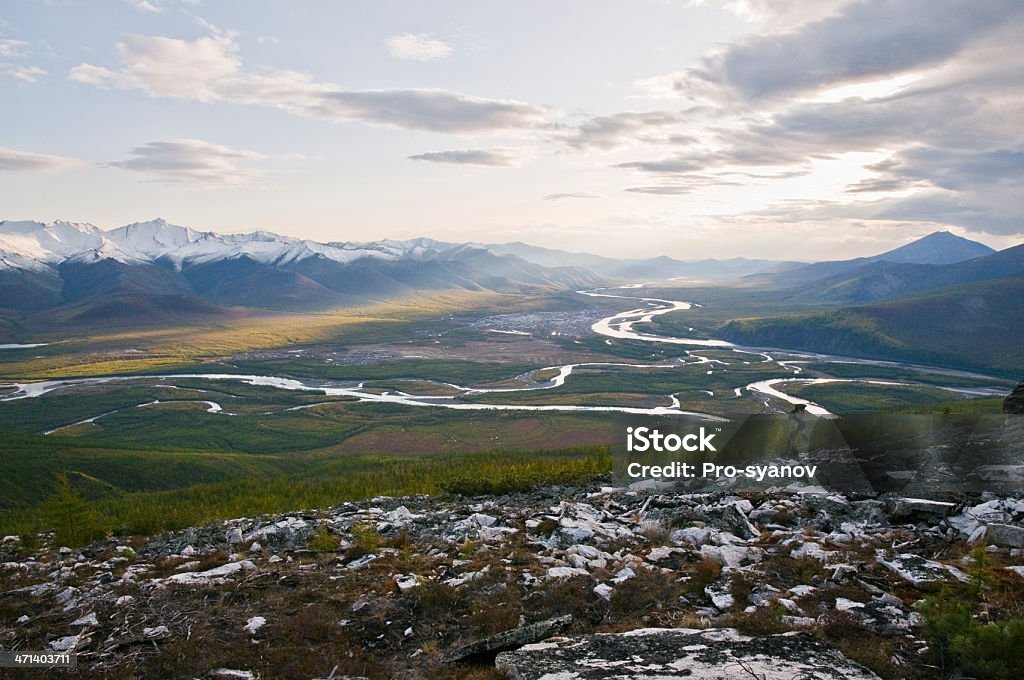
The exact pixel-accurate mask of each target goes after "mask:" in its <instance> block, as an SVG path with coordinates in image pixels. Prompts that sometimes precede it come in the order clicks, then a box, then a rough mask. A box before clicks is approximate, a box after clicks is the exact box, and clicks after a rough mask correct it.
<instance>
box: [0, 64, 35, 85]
mask: <svg viewBox="0 0 1024 680" xmlns="http://www.w3.org/2000/svg"><path fill="white" fill-rule="evenodd" d="M0 73H3V74H4V75H8V76H10V77H11V78H14V79H15V80H20V81H21V82H23V83H36V82H39V77H40V76H45V75H46V71H44V70H43V69H41V68H39V67H38V66H20V65H16V64H6V63H2V62H0Z"/></svg>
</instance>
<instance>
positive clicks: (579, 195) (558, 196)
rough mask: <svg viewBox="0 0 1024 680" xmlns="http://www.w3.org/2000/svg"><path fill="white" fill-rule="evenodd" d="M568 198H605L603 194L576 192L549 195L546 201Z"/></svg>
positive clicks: (545, 198)
mask: <svg viewBox="0 0 1024 680" xmlns="http://www.w3.org/2000/svg"><path fill="white" fill-rule="evenodd" d="M567 198H604V196H602V195H601V194H592V193H590V192H589V191H575V192H572V193H567V194H548V195H547V196H545V197H544V199H543V200H545V201H562V200H565V199H567Z"/></svg>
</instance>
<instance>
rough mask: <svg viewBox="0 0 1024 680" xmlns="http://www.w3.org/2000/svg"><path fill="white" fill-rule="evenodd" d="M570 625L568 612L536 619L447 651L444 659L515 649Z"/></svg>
mask: <svg viewBox="0 0 1024 680" xmlns="http://www.w3.org/2000/svg"><path fill="white" fill-rule="evenodd" d="M571 625H572V616H571V615H568V614H567V615H565V616H559V617H556V618H553V619H548V620H546V621H538V622H536V623H531V624H528V625H525V626H520V627H519V628H513V629H512V630H507V631H505V632H504V633H498V634H497V635H492V636H491V637H489V638H484V639H482V640H477V641H476V642H472V643H470V644H468V645H465V646H463V647H459V648H458V649H456V650H455V651H453V652H451V653H449V654H448V655H447V656H446V657H445V659H444V660H445V661H446V662H449V663H451V662H454V661H468V660H475V659H481V658H483V657H488V656H490V657H493V656H494V655H496V654H497V653H498V652H504V651H507V650H510V649H517V648H519V647H522V646H523V645H526V644H530V643H531V642H539V641H540V640H545V639H547V638H549V637H551V636H552V635H556V634H558V633H561V632H562V631H564V630H566V629H567V628H568V627H569V626H571Z"/></svg>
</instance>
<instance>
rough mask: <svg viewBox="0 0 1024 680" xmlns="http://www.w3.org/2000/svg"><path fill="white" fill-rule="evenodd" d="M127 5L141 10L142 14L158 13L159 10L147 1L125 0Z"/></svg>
mask: <svg viewBox="0 0 1024 680" xmlns="http://www.w3.org/2000/svg"><path fill="white" fill-rule="evenodd" d="M127 2H128V4H129V5H131V6H132V7H134V8H135V9H141V10H142V11H143V12H159V11H160V8H159V7H157V6H156V5H154V4H153V3H151V2H148V0H127Z"/></svg>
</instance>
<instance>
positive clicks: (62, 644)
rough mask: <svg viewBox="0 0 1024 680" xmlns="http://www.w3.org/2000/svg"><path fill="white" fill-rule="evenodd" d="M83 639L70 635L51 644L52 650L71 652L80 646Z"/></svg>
mask: <svg viewBox="0 0 1024 680" xmlns="http://www.w3.org/2000/svg"><path fill="white" fill-rule="evenodd" d="M81 639H82V636H80V635H68V636H67V637H62V638H60V639H58V640H54V641H53V642H51V643H50V649H54V650H56V651H58V652H70V651H72V650H73V649H74V648H75V647H77V646H78V642H79V641H80V640H81Z"/></svg>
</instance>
